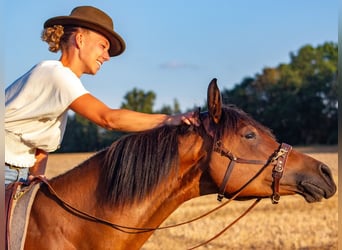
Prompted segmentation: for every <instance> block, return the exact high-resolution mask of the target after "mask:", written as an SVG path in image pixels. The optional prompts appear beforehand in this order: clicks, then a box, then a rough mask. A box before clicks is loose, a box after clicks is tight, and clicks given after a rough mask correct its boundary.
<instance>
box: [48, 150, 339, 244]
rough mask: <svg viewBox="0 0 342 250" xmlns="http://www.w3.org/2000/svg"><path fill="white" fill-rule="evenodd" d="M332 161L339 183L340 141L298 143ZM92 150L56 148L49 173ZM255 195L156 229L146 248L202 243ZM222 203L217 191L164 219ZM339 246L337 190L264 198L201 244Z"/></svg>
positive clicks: (174, 219)
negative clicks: (321, 196)
mask: <svg viewBox="0 0 342 250" xmlns="http://www.w3.org/2000/svg"><path fill="white" fill-rule="evenodd" d="M296 149H297V150H300V151H302V152H305V153H307V154H309V155H311V156H312V157H314V158H316V159H318V160H320V161H322V162H324V163H325V164H327V165H328V166H329V167H330V168H331V169H332V171H333V174H334V179H335V181H336V184H337V183H338V176H337V170H338V155H337V147H310V148H309V147H304V148H296ZM90 155H91V154H89V153H78V154H52V155H50V156H49V161H48V168H47V176H48V177H52V176H55V175H58V174H60V173H63V172H65V171H67V170H68V169H70V168H71V167H74V166H76V165H77V164H79V163H80V162H82V161H83V160H85V159H87V158H88V157H89V156H90ZM252 202H253V201H243V202H241V201H233V202H232V203H230V204H229V205H228V206H226V207H224V208H222V209H220V210H219V211H217V212H216V213H214V214H211V215H209V216H208V217H206V218H204V219H202V220H200V221H197V222H194V223H192V224H190V225H185V226H181V227H177V228H172V229H166V230H161V231H157V232H155V233H154V234H153V236H152V237H151V238H150V239H149V241H148V242H146V244H145V245H144V247H143V248H142V249H143V250H157V249H158V250H160V249H163V250H178V249H179V250H182V249H187V248H190V247H192V246H194V245H197V244H199V243H201V242H203V241H205V240H207V239H209V238H210V237H212V236H214V235H215V234H216V233H217V232H219V231H221V230H222V229H223V228H224V227H225V226H226V225H228V224H229V223H230V222H231V221H233V220H235V219H236V218H237V217H238V216H239V215H240V214H241V213H242V212H243V211H244V210H245V209H246V208H247V207H248V206H249V205H250V204H251V203H252ZM217 205H219V203H218V202H217V201H216V196H215V195H211V196H206V197H199V198H196V199H193V200H191V201H188V202H186V203H184V204H183V205H182V206H181V207H180V208H179V209H177V210H176V211H175V212H174V213H173V214H172V215H171V216H170V217H169V218H168V219H167V220H166V221H165V222H164V225H168V224H174V223H178V222H183V221H186V220H188V219H190V218H194V217H196V216H197V215H201V214H202V213H204V212H206V211H209V210H210V209H211V208H213V207H215V206H217ZM337 248H338V194H336V195H335V196H333V197H332V198H330V199H328V200H323V201H322V202H319V203H312V204H309V203H306V202H305V200H304V199H303V198H302V197H300V196H297V195H296V196H290V197H281V199H280V203H279V204H278V205H273V204H271V201H270V200H268V199H266V200H262V201H261V202H260V203H259V204H258V205H257V206H256V207H255V208H254V209H253V210H252V211H251V212H250V213H249V214H248V215H247V216H246V217H244V218H243V219H242V220H240V221H239V222H238V223H237V224H236V225H234V226H233V227H232V228H230V229H229V230H228V231H227V232H226V233H225V234H223V235H222V236H221V237H220V238H218V239H216V240H215V241H213V242H211V243H210V244H208V245H205V246H203V247H200V248H198V249H261V250H269V249H279V250H280V249H281V250H283V249H301V250H311V249H315V250H326V249H329V250H330V249H334V250H335V249H337Z"/></svg>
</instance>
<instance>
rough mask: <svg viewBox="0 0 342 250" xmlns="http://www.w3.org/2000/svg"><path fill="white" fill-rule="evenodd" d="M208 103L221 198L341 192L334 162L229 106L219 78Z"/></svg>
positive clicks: (206, 119) (206, 122)
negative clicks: (291, 143) (313, 154)
mask: <svg viewBox="0 0 342 250" xmlns="http://www.w3.org/2000/svg"><path fill="white" fill-rule="evenodd" d="M207 101H208V105H207V106H208V112H203V113H201V114H200V119H201V121H202V124H203V126H204V128H205V131H206V133H207V135H209V137H210V138H211V139H212V145H213V146H212V149H211V153H210V159H209V160H208V161H209V163H208V165H209V166H208V173H209V174H210V177H211V179H212V180H213V182H214V183H215V184H216V186H217V187H218V188H219V192H221V193H222V194H221V197H219V200H220V199H222V196H226V197H233V196H234V195H235V196H236V199H241V200H242V199H250V198H255V197H261V198H264V197H272V199H273V202H274V203H277V202H278V200H279V195H293V194H300V195H302V196H303V197H304V198H305V200H306V201H307V202H315V201H320V200H321V199H322V198H323V197H324V198H329V197H331V196H332V195H333V194H334V193H335V192H336V185H335V183H334V180H333V177H332V174H331V171H330V169H329V167H328V166H326V165H325V164H324V163H322V162H320V161H317V160H315V159H313V158H311V157H310V156H307V155H305V154H303V153H300V152H298V151H296V150H294V149H292V147H291V146H289V145H287V144H280V143H278V142H277V141H276V139H275V137H274V136H273V134H272V133H271V132H270V130H269V129H267V128H266V127H264V126H262V125H261V124H259V123H258V122H256V121H255V120H253V119H252V118H251V117H250V116H248V115H247V114H246V113H244V112H243V111H241V110H239V109H237V108H235V107H232V106H227V105H223V104H222V98H221V93H220V90H219V88H218V87H217V83H216V79H213V80H212V81H211V83H210V84H209V87H208V99H207ZM279 168H281V171H278V170H279ZM277 169H278V170H277ZM277 171H278V172H277ZM203 186H206V185H203ZM202 193H205V190H202ZM235 196H234V197H235Z"/></svg>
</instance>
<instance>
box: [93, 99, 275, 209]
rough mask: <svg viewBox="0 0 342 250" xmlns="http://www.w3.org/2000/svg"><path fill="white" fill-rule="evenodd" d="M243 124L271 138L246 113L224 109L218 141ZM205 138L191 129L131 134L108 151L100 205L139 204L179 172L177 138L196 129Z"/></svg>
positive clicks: (166, 129)
mask: <svg viewBox="0 0 342 250" xmlns="http://www.w3.org/2000/svg"><path fill="white" fill-rule="evenodd" d="M241 124H242V125H243V124H245V125H247V124H250V125H252V126H254V127H256V128H257V129H259V130H262V131H264V132H266V133H267V134H269V135H271V136H272V134H271V132H270V130H269V129H267V128H266V127H264V126H262V125H261V124H259V123H258V122H256V121H255V120H254V119H252V118H251V117H250V116H249V115H247V114H246V113H245V112H244V111H242V110H240V109H238V108H236V107H235V106H228V105H224V106H223V107H222V117H221V120H220V123H219V124H218V125H217V126H218V127H217V130H216V136H219V137H216V138H220V137H221V136H223V135H224V134H225V133H236V132H237V129H238V128H239V126H241ZM191 128H195V130H197V133H199V134H202V135H203V133H204V132H203V131H204V128H203V127H202V126H201V127H200V128H196V127H193V126H188V125H179V126H162V127H160V128H156V129H152V130H149V131H145V132H140V133H134V134H129V135H126V136H123V137H121V138H120V139H119V140H117V141H115V142H114V143H113V144H112V145H111V146H110V147H109V148H108V149H107V150H106V151H107V152H106V154H105V159H104V162H103V164H102V166H101V171H100V180H99V183H98V190H99V192H100V195H99V202H102V203H106V204H113V205H114V204H115V205H124V204H127V203H129V202H134V201H140V200H142V199H143V198H144V197H145V196H146V195H148V194H149V193H151V192H152V191H153V190H154V189H155V188H156V186H157V185H158V184H160V183H161V181H163V180H164V179H165V178H166V177H168V176H169V175H170V173H171V171H175V172H174V173H176V172H177V171H178V168H177V166H178V162H179V155H178V137H179V136H180V135H184V134H186V133H188V132H189V131H193V129H191Z"/></svg>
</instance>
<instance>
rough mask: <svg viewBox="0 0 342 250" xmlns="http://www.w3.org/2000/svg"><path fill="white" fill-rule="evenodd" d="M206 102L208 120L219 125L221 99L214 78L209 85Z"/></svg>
mask: <svg viewBox="0 0 342 250" xmlns="http://www.w3.org/2000/svg"><path fill="white" fill-rule="evenodd" d="M207 102H208V111H209V116H210V119H211V120H212V121H213V122H214V123H215V124H217V123H219V121H220V119H221V114H222V98H221V93H220V90H219V88H218V87H217V80H216V78H214V79H213V80H211V82H210V83H209V86H208V96H207Z"/></svg>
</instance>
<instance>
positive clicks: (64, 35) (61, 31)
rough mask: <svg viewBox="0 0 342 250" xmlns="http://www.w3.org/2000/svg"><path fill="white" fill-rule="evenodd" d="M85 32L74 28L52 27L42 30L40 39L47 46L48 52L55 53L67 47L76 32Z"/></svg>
mask: <svg viewBox="0 0 342 250" xmlns="http://www.w3.org/2000/svg"><path fill="white" fill-rule="evenodd" d="M81 30H85V29H82V28H80V27H75V26H62V25H54V26H52V27H47V28H45V29H44V30H43V32H42V35H41V39H42V40H43V41H44V42H47V44H48V45H49V51H51V52H54V53H57V52H58V51H59V50H62V49H63V48H66V47H67V44H68V42H69V40H70V37H71V36H72V35H74V34H75V33H76V32H77V31H81Z"/></svg>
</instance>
